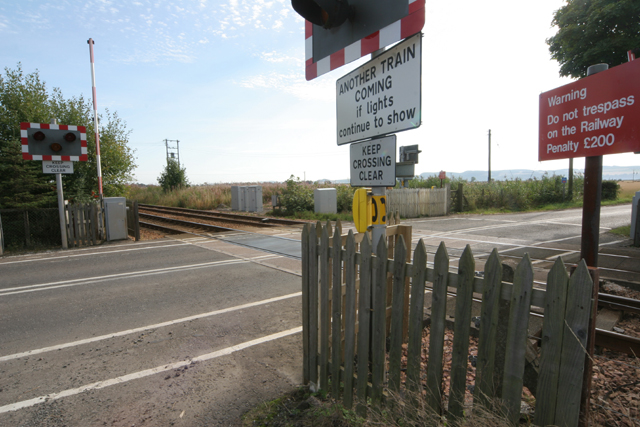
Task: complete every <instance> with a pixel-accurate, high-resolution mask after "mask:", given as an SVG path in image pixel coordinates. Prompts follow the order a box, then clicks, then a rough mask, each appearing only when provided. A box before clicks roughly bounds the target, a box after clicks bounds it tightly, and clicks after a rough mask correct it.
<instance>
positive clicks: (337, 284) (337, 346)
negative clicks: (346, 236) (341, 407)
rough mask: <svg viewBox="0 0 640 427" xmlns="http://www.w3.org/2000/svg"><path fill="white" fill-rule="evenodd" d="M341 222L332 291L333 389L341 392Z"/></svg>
mask: <svg viewBox="0 0 640 427" xmlns="http://www.w3.org/2000/svg"><path fill="white" fill-rule="evenodd" d="M339 225H340V224H336V229H335V232H334V233H333V250H332V257H331V258H332V260H331V261H332V262H333V279H332V291H331V390H332V392H333V395H334V396H335V397H336V399H337V397H338V395H339V394H340V365H341V363H342V236H341V234H340V233H341V231H342V229H341V227H340V226H339Z"/></svg>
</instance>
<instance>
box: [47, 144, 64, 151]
mask: <svg viewBox="0 0 640 427" xmlns="http://www.w3.org/2000/svg"><path fill="white" fill-rule="evenodd" d="M49 148H51V151H55V152H58V151H62V145H60V144H58V143H57V142H54V143H53V144H51V145H50V146H49Z"/></svg>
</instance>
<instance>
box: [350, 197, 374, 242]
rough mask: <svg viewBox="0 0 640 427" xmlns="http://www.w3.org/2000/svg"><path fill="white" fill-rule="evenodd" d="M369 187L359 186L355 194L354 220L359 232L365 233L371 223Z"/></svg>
mask: <svg viewBox="0 0 640 427" xmlns="http://www.w3.org/2000/svg"><path fill="white" fill-rule="evenodd" d="M368 192H369V189H368V188H358V189H357V190H356V191H355V193H354V194H353V222H354V223H355V225H356V230H358V233H364V232H365V231H367V228H368V227H369V226H370V225H371V196H369V195H368V194H367V193H368Z"/></svg>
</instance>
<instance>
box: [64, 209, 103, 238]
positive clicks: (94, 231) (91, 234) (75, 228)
mask: <svg viewBox="0 0 640 427" xmlns="http://www.w3.org/2000/svg"><path fill="white" fill-rule="evenodd" d="M65 211H66V219H67V242H68V246H69V247H70V248H73V247H78V246H87V245H96V244H98V243H101V242H102V240H103V238H102V235H103V234H104V233H103V231H102V230H103V227H101V225H100V219H101V215H99V214H100V208H99V206H98V205H97V204H95V203H78V204H74V205H67V206H65Z"/></svg>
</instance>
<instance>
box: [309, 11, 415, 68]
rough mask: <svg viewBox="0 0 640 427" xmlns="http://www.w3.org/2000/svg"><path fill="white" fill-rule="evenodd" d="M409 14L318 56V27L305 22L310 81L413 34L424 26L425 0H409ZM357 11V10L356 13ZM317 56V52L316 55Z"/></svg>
mask: <svg viewBox="0 0 640 427" xmlns="http://www.w3.org/2000/svg"><path fill="white" fill-rule="evenodd" d="M407 1H408V14H407V15H406V16H405V17H404V18H402V19H399V20H397V21H395V22H393V23H392V24H390V25H387V26H386V27H384V28H381V29H379V30H377V31H374V32H373V33H371V34H369V35H368V36H366V37H364V38H362V39H360V40H357V41H355V42H354V43H351V44H350V45H348V46H346V47H344V48H342V49H339V50H337V51H335V52H333V53H331V54H330V55H328V56H325V57H323V58H316V59H314V52H313V37H314V34H313V32H314V27H315V28H320V27H317V26H314V25H313V24H312V23H311V22H309V21H305V76H306V79H307V80H312V79H315V78H316V77H318V76H321V75H323V74H325V73H328V72H329V71H333V70H335V69H336V68H339V67H341V66H343V65H345V64H348V63H350V62H352V61H355V60H357V59H359V58H361V57H363V56H365V55H369V54H371V53H373V52H375V51H376V50H379V49H382V48H384V47H386V46H389V45H390V44H392V43H395V42H398V41H400V40H404V39H405V38H407V37H409V36H412V35H414V34H416V33H418V32H420V30H422V27H424V22H425V10H424V8H425V0H407ZM356 13H357V12H356ZM315 56H317V55H315Z"/></svg>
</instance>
